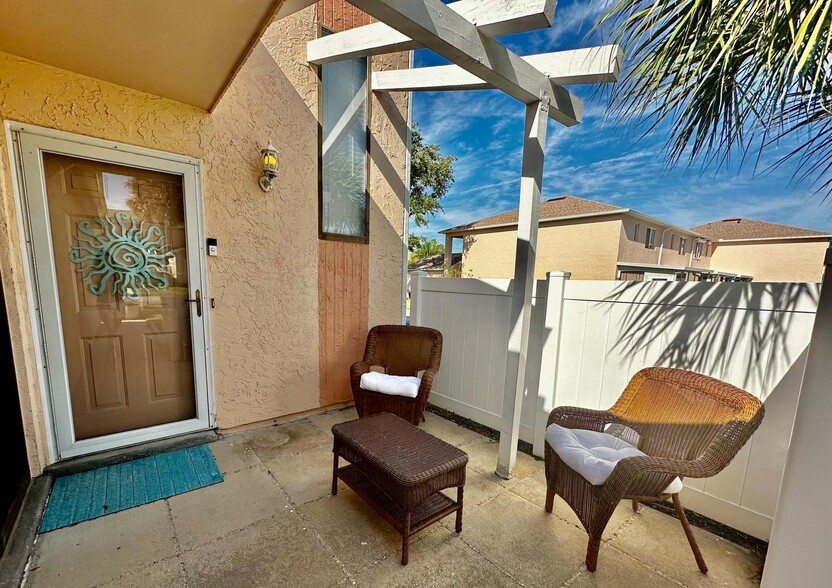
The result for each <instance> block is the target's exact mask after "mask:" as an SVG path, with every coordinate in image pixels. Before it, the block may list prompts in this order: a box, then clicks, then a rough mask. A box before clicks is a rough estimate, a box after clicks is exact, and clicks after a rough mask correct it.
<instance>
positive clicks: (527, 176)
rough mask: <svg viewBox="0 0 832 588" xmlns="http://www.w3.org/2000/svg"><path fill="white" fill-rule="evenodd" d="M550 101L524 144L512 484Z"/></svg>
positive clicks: (538, 106)
mask: <svg viewBox="0 0 832 588" xmlns="http://www.w3.org/2000/svg"><path fill="white" fill-rule="evenodd" d="M548 110H549V102H548V98H547V97H545V96H544V98H543V100H541V101H540V102H533V103H531V104H527V105H526V134H525V138H524V140H523V172H522V177H521V178H520V212H519V217H518V219H517V250H516V252H515V255H514V281H513V283H512V291H511V315H510V319H509V320H510V321H511V323H510V325H509V329H510V330H509V339H508V357H507V363H506V385H505V395H504V396H503V415H502V422H501V426H500V451H499V455H498V458H497V475H498V476H500V477H501V478H505V479H506V480H508V479H510V478H511V477H512V476H513V475H514V464H515V462H516V460H517V442H518V441H519V440H520V412H521V408H522V405H523V393H524V390H525V387H526V358H527V356H528V351H529V332H530V330H531V314H532V289H533V288H534V264H535V256H536V250H537V225H538V220H539V219H540V187H541V185H542V184H543V159H544V157H543V155H544V152H545V148H546V123H547V121H548Z"/></svg>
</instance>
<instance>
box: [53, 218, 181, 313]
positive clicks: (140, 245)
mask: <svg viewBox="0 0 832 588" xmlns="http://www.w3.org/2000/svg"><path fill="white" fill-rule="evenodd" d="M93 223H96V224H98V226H99V227H101V229H102V230H103V233H99V232H97V230H96V229H94V228H93V227H94V225H93ZM77 228H78V233H79V235H78V236H76V237H75V240H76V241H77V244H76V245H73V246H72V247H71V248H70V251H69V260H70V261H71V262H72V263H74V264H75V265H76V266H77V267H76V268H75V270H76V271H77V272H80V273H81V274H82V275H83V279H84V280H86V281H88V282H89V290H90V292H92V293H93V294H95V295H96V296H101V295H102V294H104V293H105V292H106V291H107V289H108V285H109V284H110V280H112V286H110V287H109V288H110V292H111V293H112V294H116V293H119V294H121V296H122V298H124V299H126V300H137V299H138V298H139V297H140V294H139V291H140V289H143V290H145V291H147V292H150V291H151V290H162V289H164V288H167V287H168V285H169V283H170V282H169V281H168V279H167V276H170V272H169V270H168V267H167V260H168V259H169V258H171V257H173V253H172V252H171V251H170V246H169V245H167V244H166V243H165V240H164V235H163V234H162V229H160V228H159V227H157V226H156V225H151V224H147V223H146V222H145V221H141V222H139V221H137V220H136V219H135V218H133V217H132V216H130V215H129V214H127V213H126V212H117V213H116V214H115V215H114V216H105V217H104V218H103V219H102V218H100V217H95V218H93V219H92V220H91V221H89V220H83V221H79V222H78V224H77ZM98 276H100V279H99V280H97V282H96V281H94V280H95V278H96V277H98Z"/></svg>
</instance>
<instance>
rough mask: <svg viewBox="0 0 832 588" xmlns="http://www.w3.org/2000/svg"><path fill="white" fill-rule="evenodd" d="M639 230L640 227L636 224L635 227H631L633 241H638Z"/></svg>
mask: <svg viewBox="0 0 832 588" xmlns="http://www.w3.org/2000/svg"><path fill="white" fill-rule="evenodd" d="M640 228H641V226H640V225H639V224H638V223H636V225H635V226H634V227H633V241H638V232H639V229H640Z"/></svg>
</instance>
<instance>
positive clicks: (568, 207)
mask: <svg viewBox="0 0 832 588" xmlns="http://www.w3.org/2000/svg"><path fill="white" fill-rule="evenodd" d="M613 212H626V209H622V208H621V207H620V206H613V205H612V204H605V203H603V202H596V201H595V200H587V199H585V198H578V197H577V196H558V197H556V198H550V199H548V200H546V201H544V202H541V203H540V220H541V221H545V220H551V219H557V218H562V217H569V216H578V215H582V214H597V213H613ZM517 217H518V211H517V210H508V211H506V212H501V213H500V214H495V215H493V216H488V217H486V218H481V219H479V220H475V221H473V222H470V223H467V224H464V225H459V226H457V227H453V228H450V229H447V230H445V231H442V232H443V233H453V232H456V231H470V230H474V229H481V228H485V227H491V226H495V225H507V224H513V223H516V222H517Z"/></svg>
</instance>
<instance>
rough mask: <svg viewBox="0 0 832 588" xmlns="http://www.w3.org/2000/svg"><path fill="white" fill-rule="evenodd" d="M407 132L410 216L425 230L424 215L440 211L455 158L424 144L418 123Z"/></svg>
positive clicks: (449, 182) (438, 148) (431, 145)
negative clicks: (409, 138) (408, 141)
mask: <svg viewBox="0 0 832 588" xmlns="http://www.w3.org/2000/svg"><path fill="white" fill-rule="evenodd" d="M411 131H412V142H411V152H410V216H411V218H413V222H414V223H416V226H417V227H425V226H427V224H428V215H430V216H434V215H436V213H437V212H439V211H440V210H443V208H442V204H441V203H440V200H441V199H442V198H443V197H444V196H445V194H447V193H448V189H449V188H450V187H451V185H452V184H453V183H454V161H456V157H455V156H453V155H442V151H441V149H440V147H439V145H436V144H429V145H425V143H424V140H423V139H422V133H421V131H420V130H419V125H418V124H416V123H414V124H413V128H412V129H411ZM408 246H409V247H413V246H414V241H413V240H410V241H409V242H408ZM411 251H413V249H411Z"/></svg>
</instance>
